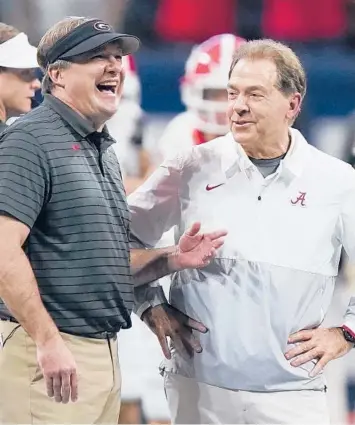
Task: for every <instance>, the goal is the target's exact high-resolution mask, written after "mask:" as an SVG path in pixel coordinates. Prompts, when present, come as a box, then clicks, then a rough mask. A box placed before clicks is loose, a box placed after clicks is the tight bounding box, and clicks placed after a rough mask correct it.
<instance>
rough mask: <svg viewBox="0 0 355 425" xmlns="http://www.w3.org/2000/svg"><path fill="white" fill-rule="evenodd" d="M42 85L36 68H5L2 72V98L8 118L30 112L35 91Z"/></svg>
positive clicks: (0, 89) (0, 88)
mask: <svg viewBox="0 0 355 425" xmlns="http://www.w3.org/2000/svg"><path fill="white" fill-rule="evenodd" d="M40 87H41V83H40V81H39V80H38V78H37V75H36V70H35V69H15V68H4V70H3V71H2V72H1V73H0V98H1V102H2V103H3V105H4V109H5V111H6V118H10V117H13V116H17V115H19V114H24V113H26V112H29V111H30V110H31V102H32V98H33V97H34V95H35V91H36V90H38V89H39V88H40Z"/></svg>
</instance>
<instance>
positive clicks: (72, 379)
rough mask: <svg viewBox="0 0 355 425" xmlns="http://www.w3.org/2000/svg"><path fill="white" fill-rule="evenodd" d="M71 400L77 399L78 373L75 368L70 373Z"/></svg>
mask: <svg viewBox="0 0 355 425" xmlns="http://www.w3.org/2000/svg"><path fill="white" fill-rule="evenodd" d="M70 389H71V391H70V392H71V401H73V402H75V401H77V399H78V375H77V373H76V370H74V372H73V373H72V374H71V375H70Z"/></svg>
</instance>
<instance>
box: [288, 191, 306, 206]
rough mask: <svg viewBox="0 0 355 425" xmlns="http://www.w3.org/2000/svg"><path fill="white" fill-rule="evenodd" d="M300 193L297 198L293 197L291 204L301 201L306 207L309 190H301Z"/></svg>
mask: <svg viewBox="0 0 355 425" xmlns="http://www.w3.org/2000/svg"><path fill="white" fill-rule="evenodd" d="M298 193H299V195H298V196H297V198H296V199H295V200H292V199H291V204H292V205H296V204H298V203H299V204H300V205H301V206H302V207H305V206H306V204H305V202H306V194H307V192H301V191H299V192H298Z"/></svg>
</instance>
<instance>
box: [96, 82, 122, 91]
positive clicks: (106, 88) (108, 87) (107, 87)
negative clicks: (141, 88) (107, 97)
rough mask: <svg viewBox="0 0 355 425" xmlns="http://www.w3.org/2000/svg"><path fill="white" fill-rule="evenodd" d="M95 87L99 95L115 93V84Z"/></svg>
mask: <svg viewBox="0 0 355 425" xmlns="http://www.w3.org/2000/svg"><path fill="white" fill-rule="evenodd" d="M96 87H97V89H98V90H99V91H100V92H101V93H105V92H106V93H116V88H117V83H101V84H97V86H96Z"/></svg>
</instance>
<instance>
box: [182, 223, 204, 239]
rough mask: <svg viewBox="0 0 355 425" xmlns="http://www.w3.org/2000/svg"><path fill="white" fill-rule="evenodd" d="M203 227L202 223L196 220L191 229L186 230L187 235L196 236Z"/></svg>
mask: <svg viewBox="0 0 355 425" xmlns="http://www.w3.org/2000/svg"><path fill="white" fill-rule="evenodd" d="M200 229H201V223H199V222H196V223H194V224H193V225H192V226H191V227H190V229H188V230H186V232H185V235H186V236H195V235H197V233H198V232H199V231H200Z"/></svg>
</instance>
